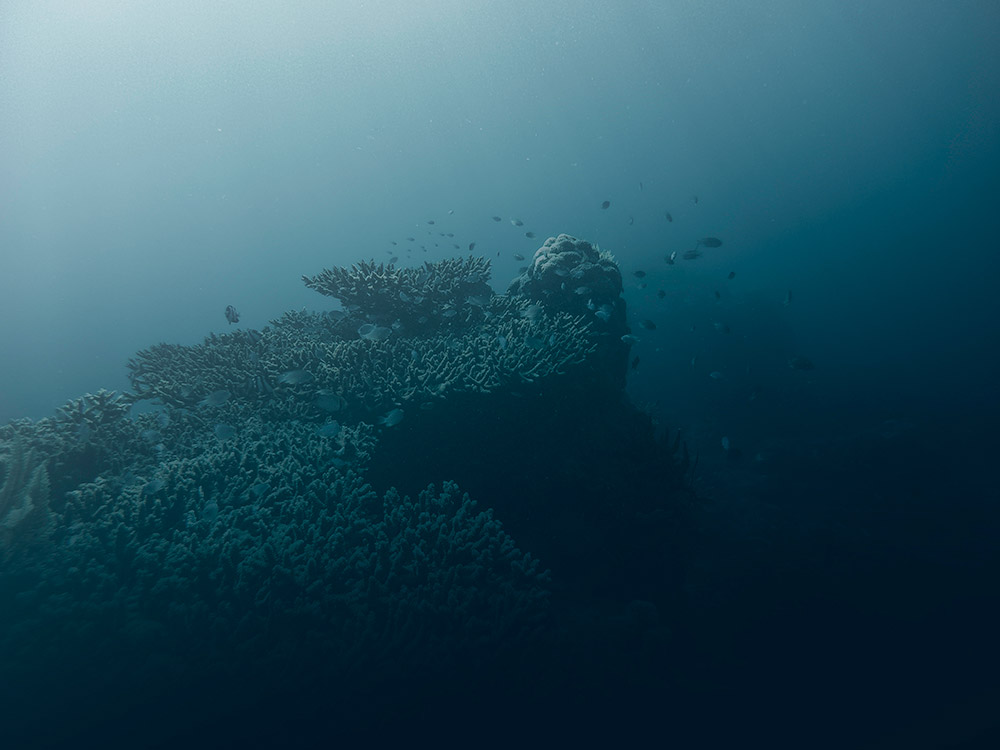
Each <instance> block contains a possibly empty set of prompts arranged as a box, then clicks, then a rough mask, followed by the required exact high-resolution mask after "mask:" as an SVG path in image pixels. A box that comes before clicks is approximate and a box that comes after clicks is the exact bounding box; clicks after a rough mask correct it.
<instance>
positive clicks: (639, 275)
mask: <svg viewBox="0 0 1000 750" xmlns="http://www.w3.org/2000/svg"><path fill="white" fill-rule="evenodd" d="M632 275H633V276H635V277H636V278H637V279H644V278H645V277H646V272H645V271H633V272H632Z"/></svg>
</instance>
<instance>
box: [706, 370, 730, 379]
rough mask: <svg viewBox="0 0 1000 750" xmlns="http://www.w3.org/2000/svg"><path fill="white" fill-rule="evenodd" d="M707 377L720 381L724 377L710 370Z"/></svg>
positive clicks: (716, 371)
mask: <svg viewBox="0 0 1000 750" xmlns="http://www.w3.org/2000/svg"><path fill="white" fill-rule="evenodd" d="M708 377H710V378H712V379H713V380H722V379H723V378H724V377H726V376H725V375H723V374H722V373H721V372H719V371H718V370H712V371H711V372H710V373H708Z"/></svg>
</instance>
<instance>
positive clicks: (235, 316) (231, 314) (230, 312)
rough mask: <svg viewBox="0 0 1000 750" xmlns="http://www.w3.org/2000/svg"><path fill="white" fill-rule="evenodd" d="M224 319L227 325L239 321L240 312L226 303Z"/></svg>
mask: <svg viewBox="0 0 1000 750" xmlns="http://www.w3.org/2000/svg"><path fill="white" fill-rule="evenodd" d="M226 320H228V321H229V325H232V324H233V323H239V322H240V314H239V313H238V312H236V308H235V307H233V306H232V305H226Z"/></svg>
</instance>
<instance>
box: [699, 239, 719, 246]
mask: <svg viewBox="0 0 1000 750" xmlns="http://www.w3.org/2000/svg"><path fill="white" fill-rule="evenodd" d="M699 245H704V246H705V247H722V240H720V239H719V238H718V237H702V238H701V239H700V240H698V242H697V243H695V247H698V246H699Z"/></svg>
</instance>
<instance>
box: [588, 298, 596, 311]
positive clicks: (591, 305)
mask: <svg viewBox="0 0 1000 750" xmlns="http://www.w3.org/2000/svg"><path fill="white" fill-rule="evenodd" d="M587 309H588V310H596V309H597V305H595V304H594V300H593V299H588V300H587Z"/></svg>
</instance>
